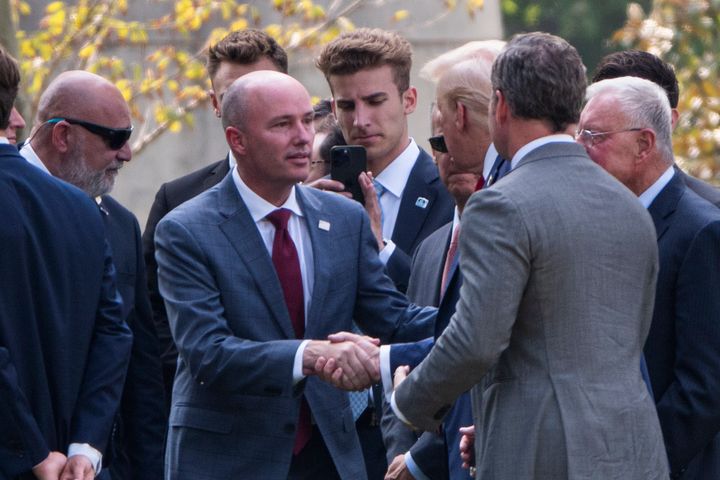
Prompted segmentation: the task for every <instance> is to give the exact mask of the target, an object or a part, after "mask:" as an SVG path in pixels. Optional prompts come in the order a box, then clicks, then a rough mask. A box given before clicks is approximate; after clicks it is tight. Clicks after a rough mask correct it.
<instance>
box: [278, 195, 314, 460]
mask: <svg viewBox="0 0 720 480" xmlns="http://www.w3.org/2000/svg"><path fill="white" fill-rule="evenodd" d="M290 215H291V212H290V210H288V209H286V208H280V209H278V210H275V211H274V212H271V213H270V214H269V215H268V216H267V219H268V220H269V221H270V222H271V223H272V224H273V225H274V226H275V238H274V239H273V248H272V262H273V266H275V271H276V272H277V276H278V278H279V279H280V285H281V286H282V289H283V296H284V297H285V304H286V305H287V309H288V313H289V314H290V320H291V321H292V325H293V329H294V330H295V337H296V338H303V337H304V336H305V301H304V298H303V284H302V275H301V273H300V260H299V259H298V253H297V249H296V248H295V243H293V241H292V238H291V237H290V232H288V229H287V224H288V220H289V219H290ZM311 433H312V426H311V424H310V408H309V407H308V404H307V401H305V398H304V397H303V399H302V402H301V404H300V421H299V422H298V430H297V435H296V436H295V445H294V446H293V455H297V454H298V453H299V452H300V451H301V450H302V449H303V447H305V445H306V444H307V442H308V441H309V440H310V435H311Z"/></svg>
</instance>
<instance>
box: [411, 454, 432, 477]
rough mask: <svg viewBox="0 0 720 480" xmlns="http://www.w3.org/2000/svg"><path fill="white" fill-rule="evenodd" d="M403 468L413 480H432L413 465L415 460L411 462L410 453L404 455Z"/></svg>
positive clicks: (416, 465)
mask: <svg viewBox="0 0 720 480" xmlns="http://www.w3.org/2000/svg"><path fill="white" fill-rule="evenodd" d="M405 466H406V467H407V469H408V471H409V472H410V473H411V474H412V476H413V478H414V479H415V480H432V479H431V478H430V477H428V476H427V475H425V473H424V472H423V471H422V470H421V469H420V467H419V466H418V464H417V463H415V460H413V458H412V454H411V453H410V452H407V453H406V454H405Z"/></svg>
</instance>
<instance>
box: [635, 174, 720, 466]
mask: <svg viewBox="0 0 720 480" xmlns="http://www.w3.org/2000/svg"><path fill="white" fill-rule="evenodd" d="M648 211H649V212H650V215H651V216H652V218H653V221H654V223H655V228H656V230H657V237H658V250H659V255H660V272H659V275H658V282H657V294H656V296H655V310H654V314H653V320H652V326H651V327H650V333H649V335H648V338H647V342H646V344H645V358H646V360H647V364H648V370H649V372H650V378H651V381H652V386H653V391H654V394H655V401H656V403H657V411H658V416H659V418H660V425H661V427H662V430H663V434H664V436H665V445H666V447H667V452H668V457H669V459H670V466H671V473H672V474H673V475H674V476H676V477H678V478H679V476H680V474H681V473H682V472H683V471H685V470H687V473H686V475H684V476H682V478H690V479H717V478H720V438H718V432H720V323H718V322H719V321H720V295H718V292H720V211H718V209H717V208H715V207H713V206H712V205H711V204H709V203H708V202H706V201H705V200H703V199H701V198H700V197H698V196H697V195H696V194H694V193H693V192H692V191H690V190H689V189H688V188H687V187H686V186H685V184H684V183H683V181H682V179H681V178H680V177H679V176H678V175H675V176H674V177H673V179H672V180H671V181H670V183H669V184H668V185H667V186H666V187H665V188H664V189H663V190H662V191H661V192H660V194H659V195H658V196H657V198H655V200H654V201H653V203H652V204H651V205H650V208H649V209H648Z"/></svg>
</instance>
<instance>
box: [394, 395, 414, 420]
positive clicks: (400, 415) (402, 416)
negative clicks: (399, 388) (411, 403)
mask: <svg viewBox="0 0 720 480" xmlns="http://www.w3.org/2000/svg"><path fill="white" fill-rule="evenodd" d="M390 408H392V411H393V413H395V416H396V417H398V418H399V419H400V420H402V422H403V423H406V424H408V425H410V426H411V427H412V428H415V426H414V425H413V424H412V423H410V420H408V419H407V418H405V415H403V414H402V412H401V411H400V409H399V408H398V406H397V403H395V392H393V393H392V395H390Z"/></svg>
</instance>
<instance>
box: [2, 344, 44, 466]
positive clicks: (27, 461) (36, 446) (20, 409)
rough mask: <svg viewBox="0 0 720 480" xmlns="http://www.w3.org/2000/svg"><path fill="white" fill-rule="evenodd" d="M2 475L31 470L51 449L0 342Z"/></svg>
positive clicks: (7, 354) (8, 354) (6, 352)
mask: <svg viewBox="0 0 720 480" xmlns="http://www.w3.org/2000/svg"><path fill="white" fill-rule="evenodd" d="M0 425H2V428H0V477H2V478H7V477H9V478H13V477H15V476H17V475H20V474H21V473H25V472H29V471H30V470H31V469H32V467H34V466H35V465H37V464H38V463H40V462H41V461H43V460H44V459H45V458H46V457H47V456H48V455H49V454H50V449H49V448H48V446H47V443H46V442H45V438H44V437H43V435H42V432H41V431H40V427H39V426H38V424H37V422H36V421H35V418H34V417H33V414H32V412H31V410H30V405H29V404H28V401H27V398H26V397H25V394H24V393H23V392H22V390H21V389H20V386H19V381H18V378H17V373H16V371H15V366H14V365H13V363H12V361H11V359H10V352H9V351H8V350H7V348H4V347H3V346H0Z"/></svg>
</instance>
